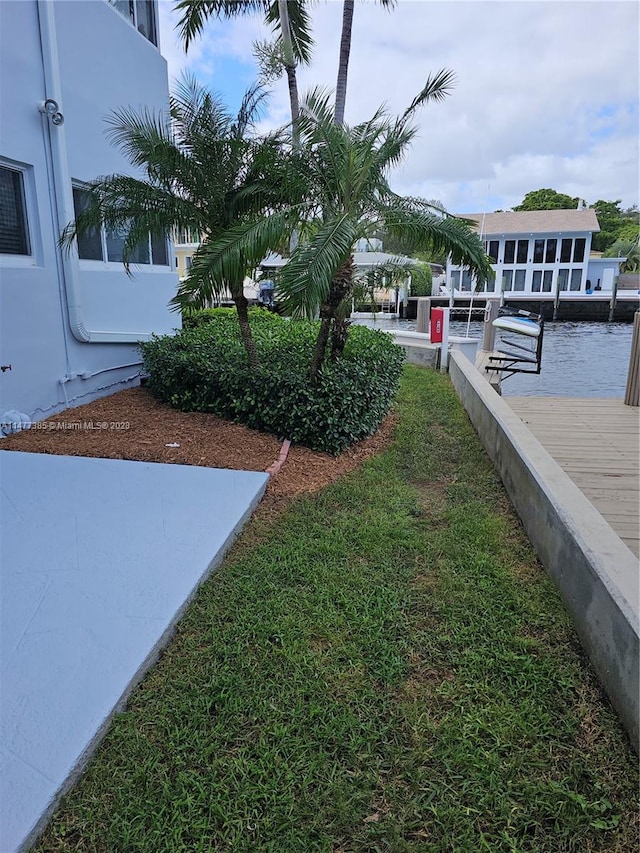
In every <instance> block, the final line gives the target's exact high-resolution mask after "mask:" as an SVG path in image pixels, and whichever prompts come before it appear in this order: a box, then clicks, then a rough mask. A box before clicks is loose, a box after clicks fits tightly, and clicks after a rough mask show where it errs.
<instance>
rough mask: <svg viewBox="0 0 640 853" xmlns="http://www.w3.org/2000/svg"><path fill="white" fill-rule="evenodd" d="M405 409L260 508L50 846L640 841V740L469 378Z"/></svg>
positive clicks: (89, 774) (76, 792)
mask: <svg viewBox="0 0 640 853" xmlns="http://www.w3.org/2000/svg"><path fill="white" fill-rule="evenodd" d="M395 414H396V417H397V419H398V422H397V427H396V433H395V438H394V440H393V442H392V443H391V444H390V445H389V446H388V447H387V448H386V449H383V451H382V452H381V453H379V454H378V455H376V456H374V457H371V458H369V459H368V460H367V461H366V462H365V463H364V465H362V466H361V467H360V468H358V469H357V470H355V471H352V472H350V473H348V474H346V475H345V476H343V477H342V478H341V479H340V480H338V481H337V482H335V483H333V484H332V485H329V486H328V487H327V488H325V489H322V490H321V491H318V492H316V493H314V494H311V495H306V496H302V497H297V498H293V499H288V500H285V501H281V502H280V504H279V505H278V511H277V512H273V511H272V509H273V508H272V507H271V509H270V508H269V503H268V501H267V503H266V504H265V505H264V506H262V507H260V508H259V509H258V511H257V513H256V514H255V516H254V518H253V519H252V520H251V522H250V523H249V524H248V526H247V527H246V528H245V531H244V533H243V534H242V536H241V537H240V539H239V540H238V542H237V543H236V544H235V546H234V547H233V549H232V550H231V552H230V553H229V554H228V556H227V558H226V559H225V561H224V562H223V564H222V566H221V567H220V568H219V570H218V571H217V572H216V573H215V574H213V575H212V576H211V577H210V578H209V579H208V580H207V582H206V583H205V584H203V586H202V587H201V589H200V591H199V593H198V595H197V597H196V599H195V600H194V602H193V603H192V605H191V606H190V608H189V610H188V611H187V613H186V615H185V617H184V618H183V619H182V621H181V622H180V623H179V625H178V629H177V632H176V636H175V637H174V639H173V640H172V642H171V643H170V645H169V646H168V647H167V649H166V651H165V652H164V654H163V655H162V657H161V659H160V661H159V662H158V664H157V665H156V666H155V667H154V668H153V669H152V670H151V671H150V672H149V673H148V675H147V676H146V678H145V679H144V681H143V682H142V683H141V684H140V685H139V686H138V688H137V689H136V690H135V691H134V693H133V694H132V696H131V699H130V701H129V704H128V706H127V709H126V711H125V712H124V713H122V714H120V715H118V716H117V717H116V718H115V719H114V721H113V724H112V725H111V728H110V730H109V732H108V734H107V736H106V737H105V739H104V741H103V743H102V744H101V746H100V747H99V749H98V751H97V753H96V755H95V756H94V757H93V759H92V760H91V761H90V763H89V765H88V767H87V769H86V771H85V773H84V775H83V776H82V778H81V779H80V781H79V782H78V784H77V785H76V787H75V788H74V789H73V790H72V791H71V792H70V793H69V794H68V795H67V796H66V797H65V798H64V799H63V801H62V804H61V807H60V809H59V810H58V812H57V813H56V814H55V816H54V817H53V819H52V821H51V823H50V825H49V827H48V828H47V830H46V831H45V833H44V835H43V836H42V838H41V840H40V842H39V843H38V844H37V845H36V847H35V848H34V849H35V851H37V853H63V851H64V853H70V851H105V853H106V851H109V853H118V851H122V853H129V851H132V850H137V851H148V853H157V851H160V850H161V851H163V853H165V851H166V853H169V851H171V853H178V851H180V853H183V852H184V853H195V851H210V850H216V851H229V853H231V851H233V853H245V851H246V853H256V851H265V853H266V851H277V852H278V853H279V852H280V851H282V853H285V851H286V853H310V851H326V853H330V851H332V853H347V851H348V853H352V852H353V853H355V851H389V853H409V851H411V852H412V853H413V851H416V853H417V851H421V853H429V851H431V853H443V851H446V850H456V851H469V853H472V851H473V853H475V851H478V850H487V851H489V850H490V851H505V853H506V851H516V850H517V851H522V852H523V853H524V852H525V851H531V853H534V851H535V853H544V851H548V852H549V853H558V851H580V853H583V851H590V852H591V853H595V852H596V851H602V853H604V851H607V853H614V852H615V851H620V853H623V851H625V852H626V851H631V850H635V849H637V846H638V826H639V817H638V803H637V790H638V772H637V762H636V757H635V755H634V754H633V752H632V749H631V746H630V744H629V742H628V740H627V739H626V736H625V734H624V732H623V729H622V727H621V725H620V724H619V722H618V720H617V718H616V717H615V715H614V713H613V711H612V709H611V707H610V705H609V703H608V701H607V700H606V697H605V696H604V695H603V693H602V691H601V689H600V687H599V685H598V683H597V681H596V679H595V675H594V674H593V671H592V669H591V667H590V665H589V663H588V661H587V659H586V656H585V655H584V653H583V652H582V650H581V648H580V645H579V642H578V639H577V636H576V634H575V632H574V631H573V628H572V626H571V624H570V620H569V617H568V616H567V614H566V611H565V609H564V607H563V605H562V602H561V600H560V598H559V596H558V594H557V592H556V591H555V589H554V587H553V584H552V582H551V580H550V579H549V577H548V576H547V575H546V574H545V572H544V570H543V569H542V567H541V566H540V564H539V563H538V561H537V559H536V556H535V553H534V552H533V549H532V548H531V546H530V544H529V543H528V541H527V539H526V536H525V534H524V532H523V530H522V528H521V526H520V524H519V522H518V519H517V517H516V516H515V514H514V512H513V509H512V508H511V506H510V504H509V502H508V499H507V497H506V493H505V492H504V489H503V487H502V485H501V483H500V481H499V479H498V477H497V474H496V473H495V471H494V469H493V467H492V466H491V464H490V462H489V460H488V459H487V457H486V455H485V454H484V452H483V451H482V449H481V447H480V444H479V441H478V439H477V437H476V436H475V434H474V432H473V429H472V427H471V425H470V424H469V421H468V419H467V417H466V415H465V413H464V410H463V409H462V406H461V405H460V403H459V401H458V400H457V398H456V396H455V393H454V391H453V389H452V387H451V384H450V381H449V379H448V378H447V377H446V376H443V375H441V374H438V373H435V372H432V371H426V370H421V369H419V368H415V367H411V366H407V367H405V370H404V374H403V379H402V382H401V387H400V391H399V393H398V396H397V399H396V412H395ZM285 469H286V465H285V468H284V469H283V472H284V470H285ZM278 476H280V475H278ZM276 480H277V478H276Z"/></svg>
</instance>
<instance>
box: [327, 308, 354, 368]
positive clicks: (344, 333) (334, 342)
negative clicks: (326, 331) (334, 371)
mask: <svg viewBox="0 0 640 853" xmlns="http://www.w3.org/2000/svg"><path fill="white" fill-rule="evenodd" d="M350 325H351V320H348V319H347V318H346V317H335V318H334V320H333V326H332V328H331V361H337V360H338V359H339V358H340V357H341V356H342V351H343V350H344V347H345V344H346V343H347V338H348V337H349V326H350Z"/></svg>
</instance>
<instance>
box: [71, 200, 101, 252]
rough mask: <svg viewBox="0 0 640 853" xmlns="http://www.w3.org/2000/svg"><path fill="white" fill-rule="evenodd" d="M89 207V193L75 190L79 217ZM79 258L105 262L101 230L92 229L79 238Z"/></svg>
mask: <svg viewBox="0 0 640 853" xmlns="http://www.w3.org/2000/svg"><path fill="white" fill-rule="evenodd" d="M88 205H89V193H88V192H87V191H86V190H82V189H79V188H78V187H74V188H73V209H74V211H75V214H76V216H79V214H80V213H82V211H83V210H86V209H87V207H88ZM78 257H79V258H82V260H85V261H103V260H104V257H103V254H102V237H101V234H100V229H99V228H92V229H91V230H90V231H87V232H85V233H84V234H83V235H82V236H80V237H78Z"/></svg>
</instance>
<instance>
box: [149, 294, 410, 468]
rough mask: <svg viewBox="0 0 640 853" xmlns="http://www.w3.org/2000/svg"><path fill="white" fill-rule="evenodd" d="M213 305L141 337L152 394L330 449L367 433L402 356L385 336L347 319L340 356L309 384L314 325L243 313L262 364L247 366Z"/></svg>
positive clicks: (226, 319) (386, 403) (385, 404)
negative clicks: (182, 323) (182, 325)
mask: <svg viewBox="0 0 640 853" xmlns="http://www.w3.org/2000/svg"><path fill="white" fill-rule="evenodd" d="M214 310H216V311H218V313H217V314H216V315H215V316H213V317H209V319H208V320H203V321H202V322H200V323H199V324H197V325H195V326H194V327H193V328H190V329H184V330H183V331H181V332H179V333H178V334H176V335H174V336H164V337H155V338H154V339H153V340H151V341H148V342H145V343H142V344H141V345H140V348H141V351H142V356H143V359H144V365H145V368H146V370H147V371H148V373H149V381H148V387H149V388H150V390H151V391H152V392H153V393H154V394H155V395H156V396H157V397H158V398H159V399H161V400H163V401H164V402H166V403H170V404H171V405H172V406H175V407H176V408H178V409H181V410H182V411H197V412H212V413H214V414H216V415H219V416H221V417H224V418H228V419H229V420H233V421H236V422H239V423H243V424H246V426H249V427H251V428H253V429H258V430H262V431H264V432H270V433H274V434H275V435H278V436H279V437H281V438H289V439H290V440H291V441H292V442H294V443H295V444H303V445H305V446H307V447H310V448H312V449H313V450H322V451H326V452H328V453H334V454H337V453H340V452H341V451H342V450H344V449H345V448H346V447H349V446H350V445H351V444H353V443H354V442H355V441H359V440H360V439H362V438H365V437H366V436H368V435H371V434H373V433H374V432H375V431H376V429H377V428H378V426H379V425H380V423H381V422H382V420H383V418H384V416H385V415H386V413H387V412H388V410H389V407H390V405H391V402H392V400H393V396H394V394H395V391H396V388H397V385H398V382H399V379H400V374H401V372H402V364H403V361H404V354H403V352H402V350H401V349H400V347H397V346H396V345H395V344H394V343H393V342H392V339H391V336H390V335H388V334H385V333H384V332H380V331H376V330H372V329H367V328H364V327H362V326H354V327H353V328H352V329H351V332H350V335H349V339H348V341H347V345H346V347H345V350H344V353H343V357H342V358H341V359H340V360H339V361H338V362H336V363H335V364H334V363H328V364H326V365H325V366H324V367H323V369H322V372H321V374H320V377H319V379H318V381H317V382H315V383H311V382H310V381H309V379H308V376H307V371H308V366H309V362H310V360H311V352H312V349H313V344H314V341H315V338H316V335H317V331H318V324H317V323H312V322H308V321H288V320H284V319H282V318H281V317H278V316H277V315H273V314H269V313H268V312H266V311H261V312H260V315H256V314H255V312H252V316H251V326H252V331H253V335H254V338H255V341H256V346H257V349H258V352H259V355H260V362H261V363H260V367H259V368H258V369H257V370H255V371H252V370H251V369H250V367H249V365H248V362H247V356H246V353H245V350H244V348H243V346H242V343H241V341H240V336H239V328H238V321H237V317H236V315H235V312H234V311H233V310H232V309H228V310H227V311H226V312H225V313H222V312H221V311H220V309H214ZM222 311H225V309H222ZM263 315H264V316H263ZM267 317H268V319H266V318H267Z"/></svg>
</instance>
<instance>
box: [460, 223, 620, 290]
mask: <svg viewBox="0 0 640 853" xmlns="http://www.w3.org/2000/svg"><path fill="white" fill-rule="evenodd" d="M463 216H464V218H465V219H470V220H472V221H473V222H475V223H477V227H478V231H479V232H480V235H481V237H482V240H483V242H484V244H485V251H486V252H487V254H488V255H489V257H490V258H491V260H492V267H493V272H494V275H493V278H492V279H491V280H489V281H488V282H487V283H486V286H485V288H484V291H483V292H485V293H500V292H501V291H504V293H505V294H508V295H509V296H518V295H521V296H523V297H524V296H526V297H529V298H531V297H543V298H544V297H545V295H546V296H547V297H549V296H551V295H553V294H556V293H557V292H558V291H559V292H560V293H562V292H564V291H566V292H567V293H568V294H573V295H578V294H586V293H587V292H588V291H592V292H594V293H598V292H607V291H608V292H611V290H612V288H613V283H614V280H615V278H616V276H617V275H618V273H619V269H620V264H621V263H622V261H624V260H625V259H624V258H603V257H600V256H597V257H596V256H592V255H591V238H592V235H593V234H595V233H597V232H598V231H599V230H600V226H599V224H598V219H597V217H596V213H595V211H594V210H592V209H591V208H583V209H581V210H535V211H530V212H524V211H521V212H514V211H507V212H505V213H487V214H485V215H484V216H483V214H477V213H472V214H463ZM451 286H453V288H454V291H470V290H473V289H474V288H475V282H474V281H473V279H472V277H471V275H470V273H469V270H468V269H464V268H463V267H460V266H456V265H454V264H451V263H450V262H449V263H448V264H447V280H446V287H447V289H449V288H450V287H451Z"/></svg>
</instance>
